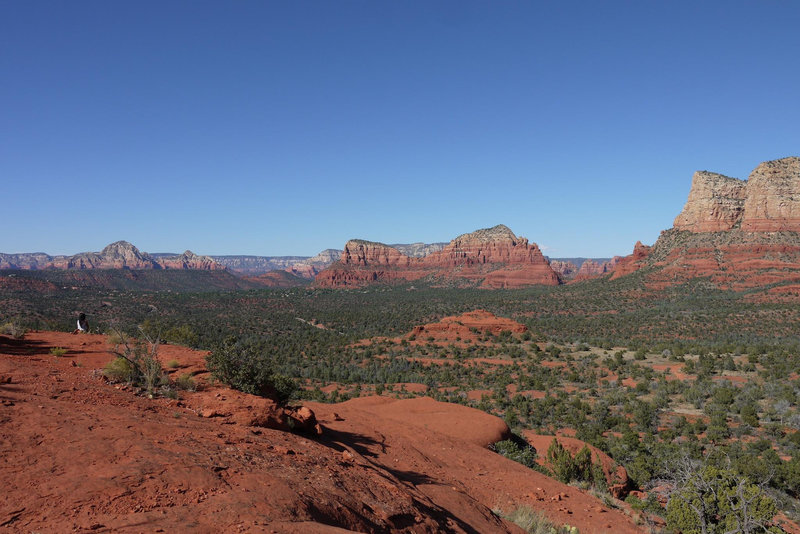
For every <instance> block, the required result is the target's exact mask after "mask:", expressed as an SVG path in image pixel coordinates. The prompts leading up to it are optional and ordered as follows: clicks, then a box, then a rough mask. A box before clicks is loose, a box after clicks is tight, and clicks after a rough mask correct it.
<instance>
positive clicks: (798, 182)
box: [673, 157, 800, 233]
mask: <svg viewBox="0 0 800 534" xmlns="http://www.w3.org/2000/svg"><path fill="white" fill-rule="evenodd" d="M673 226H674V228H675V229H676V230H688V231H690V232H695V233H701V232H723V231H727V230H732V229H734V228H740V229H741V230H744V231H746V232H783V231H791V232H797V231H800V158H798V157H790V158H784V159H779V160H775V161H767V162H764V163H762V164H760V165H759V166H758V167H756V169H755V170H754V171H753V172H752V173H751V174H750V178H749V179H748V180H747V181H744V180H737V179H736V178H729V177H727V176H723V175H721V174H715V173H711V172H706V171H699V172H696V173H695V174H694V178H693V179H692V188H691V190H690V191H689V199H688V200H687V202H686V206H684V208H683V211H682V212H681V213H680V214H679V215H678V216H677V217H676V218H675V222H674V225H673Z"/></svg>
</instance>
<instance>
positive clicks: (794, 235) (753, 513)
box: [0, 157, 800, 534]
mask: <svg viewBox="0 0 800 534" xmlns="http://www.w3.org/2000/svg"><path fill="white" fill-rule="evenodd" d="M687 188H689V194H688V200H687V202H686V204H685V206H684V207H683V209H682V210H680V206H676V207H675V212H676V213H677V216H676V218H675V220H674V224H673V227H672V228H669V229H665V230H664V231H663V232H661V235H660V237H659V238H658V240H657V241H656V242H655V243H653V244H651V245H645V244H642V243H641V242H638V243H636V244H635V245H634V244H633V243H632V244H631V250H632V253H631V254H630V255H628V256H624V257H620V256H616V257H607V258H548V257H546V256H545V255H544V254H543V253H542V251H541V250H540V248H539V246H537V244H536V243H535V242H534V240H535V238H536V236H530V239H528V238H525V237H521V236H518V235H516V234H515V233H514V232H513V231H512V230H511V229H510V228H509V227H507V226H505V225H503V224H498V225H496V226H494V227H491V228H487V229H480V230H476V231H473V232H468V233H465V234H463V235H460V236H458V237H455V238H454V239H452V240H451V241H450V242H449V243H432V244H425V243H413V244H397V245H387V244H383V243H378V242H372V241H365V240H362V239H352V240H349V241H347V242H346V243H345V244H344V246H343V247H342V249H341V250H339V249H326V250H324V251H322V252H320V253H319V254H317V255H315V256H292V257H270V256H199V255H196V254H194V253H192V252H191V251H188V250H187V251H186V252H184V253H182V254H178V253H146V252H142V251H140V250H139V249H138V248H137V247H135V246H134V245H132V244H131V243H129V242H126V241H118V242H115V243H112V244H110V245H108V246H107V247H105V248H104V249H103V250H102V251H100V252H86V253H80V254H76V255H72V256H66V255H58V256H51V255H48V254H46V253H25V252H15V253H2V254H0V325H2V331H0V484H2V486H3V487H4V492H3V496H2V498H0V530H3V531H9V532H47V531H78V532H84V531H93V532H154V531H155V532H175V531H180V532H183V531H193V532H253V531H256V532H297V533H305V532H430V533H434V532H462V533H484V532H536V533H551V532H552V533H554V534H558V533H564V534H567V533H569V534H572V533H574V532H581V533H595V532H623V533H627V532H631V533H633V532H686V533H689V532H764V531H767V532H790V533H797V532H800V500H799V499H800V374H799V373H800V338H798V335H799V332H798V324H800V158H799V157H787V158H783V159H778V160H773V161H767V162H764V163H761V164H759V165H758V166H757V167H756V168H755V169H754V170H753V172H752V173H751V175H750V176H749V178H748V179H747V180H740V179H736V178H730V177H726V176H723V175H720V174H716V173H712V172H706V171H700V172H696V173H695V174H694V176H693V178H692V179H691V185H690V186H689V181H688V179H687ZM410 237H411V238H413V236H410ZM81 313H85V314H86V315H87V318H88V326H87V327H86V328H87V329H88V332H81V333H74V332H73V331H74V330H75V327H76V321H77V320H78V317H79V314H81Z"/></svg>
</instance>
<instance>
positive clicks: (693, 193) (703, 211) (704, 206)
mask: <svg viewBox="0 0 800 534" xmlns="http://www.w3.org/2000/svg"><path fill="white" fill-rule="evenodd" d="M746 194H747V182H745V181H744V180H737V179H736V178H730V177H728V176H723V175H722V174H716V173H713V172H707V171H697V172H696V173H694V176H693V177H692V189H691V190H690V191H689V199H688V200H687V201H686V205H685V206H684V207H683V211H681V213H680V214H679V215H678V216H677V217H675V222H674V223H673V225H674V227H675V228H676V229H679V230H689V231H690V232H722V231H726V230H730V229H731V228H733V226H734V225H735V224H736V223H737V222H739V219H740V218H741V217H742V212H743V211H744V201H745V196H746Z"/></svg>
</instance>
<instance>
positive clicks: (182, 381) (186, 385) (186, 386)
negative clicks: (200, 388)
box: [175, 373, 197, 391]
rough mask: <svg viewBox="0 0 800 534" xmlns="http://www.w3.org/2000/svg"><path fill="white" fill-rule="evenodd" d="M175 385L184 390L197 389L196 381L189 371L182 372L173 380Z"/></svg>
mask: <svg viewBox="0 0 800 534" xmlns="http://www.w3.org/2000/svg"><path fill="white" fill-rule="evenodd" d="M175 387H177V388H178V389H183V390H186V391H197V383H196V382H195V381H194V378H193V377H192V374H191V373H183V374H181V375H180V376H179V377H178V378H177V379H176V380H175Z"/></svg>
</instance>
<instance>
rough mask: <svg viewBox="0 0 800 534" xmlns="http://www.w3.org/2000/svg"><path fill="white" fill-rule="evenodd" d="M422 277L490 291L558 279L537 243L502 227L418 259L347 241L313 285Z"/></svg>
mask: <svg viewBox="0 0 800 534" xmlns="http://www.w3.org/2000/svg"><path fill="white" fill-rule="evenodd" d="M424 277H431V278H432V279H440V280H456V281H461V282H463V283H467V284H471V285H479V286H480V287H485V288H492V289H494V288H516V287H524V286H529V285H535V284H545V285H557V284H558V283H560V280H559V278H558V275H557V274H556V273H555V272H554V271H553V269H552V268H550V264H549V263H548V261H547V259H546V258H545V257H544V256H543V255H542V253H541V251H540V250H539V247H537V246H536V244H529V243H528V240H527V239H525V238H517V236H515V235H514V234H513V232H511V230H509V229H508V228H507V227H506V226H503V225H498V226H495V227H494V228H488V229H485V230H478V231H476V232H472V233H470V234H464V235H461V236H459V237H457V238H456V239H454V240H453V241H451V242H450V244H448V245H447V246H446V247H444V249H442V250H441V251H438V252H434V253H432V254H429V255H428V256H425V257H422V258H411V257H409V256H406V255H404V254H402V253H401V252H400V251H398V250H397V249H394V248H392V247H390V246H388V245H384V244H382V243H373V242H369V241H361V240H353V241H348V243H347V244H346V245H345V248H344V251H343V253H342V259H341V260H340V261H339V262H337V263H335V264H334V265H332V266H331V267H330V268H328V269H326V270H324V271H322V272H321V273H320V274H319V275H317V278H316V282H315V283H316V285H317V286H320V287H347V286H362V285H367V284H370V283H374V282H393V281H397V280H418V279H420V278H424Z"/></svg>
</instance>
